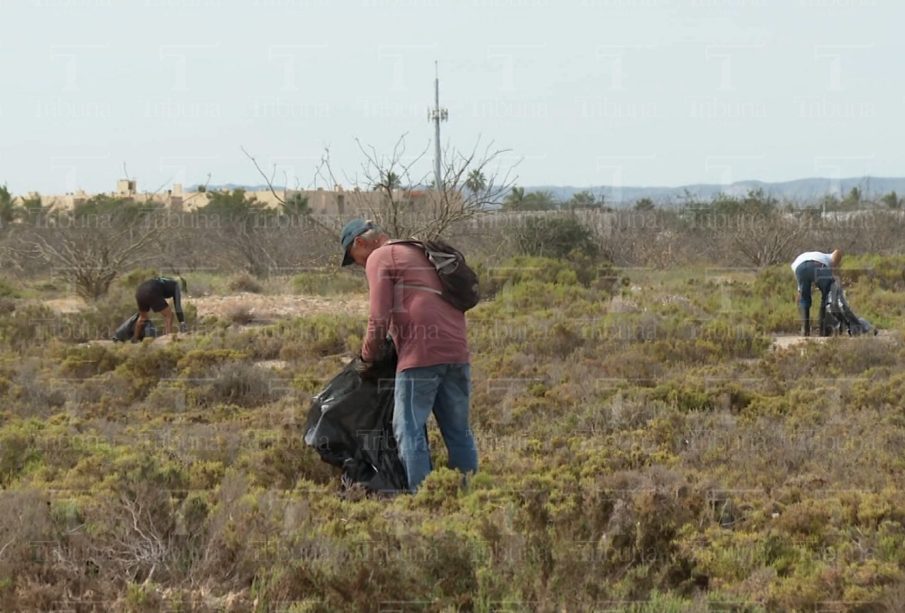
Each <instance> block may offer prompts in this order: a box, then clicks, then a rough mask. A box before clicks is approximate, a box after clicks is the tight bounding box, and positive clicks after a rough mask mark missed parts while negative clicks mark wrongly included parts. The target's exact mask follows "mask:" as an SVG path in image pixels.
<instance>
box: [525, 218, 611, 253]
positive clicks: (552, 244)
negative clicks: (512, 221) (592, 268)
mask: <svg viewBox="0 0 905 613" xmlns="http://www.w3.org/2000/svg"><path fill="white" fill-rule="evenodd" d="M514 232H515V237H516V245H517V248H518V249H519V251H520V252H521V253H523V254H525V255H532V256H546V257H553V258H565V257H567V256H569V255H570V254H572V253H583V254H586V255H589V256H592V257H596V256H598V255H599V254H600V244H599V241H598V240H597V238H596V237H595V235H594V232H593V231H592V230H591V229H590V228H589V227H587V226H586V225H584V224H583V223H582V222H581V221H580V220H579V219H578V217H575V216H565V217H528V218H527V219H525V220H524V221H523V222H522V223H521V224H520V225H519V226H518V227H517V228H515V229H514Z"/></svg>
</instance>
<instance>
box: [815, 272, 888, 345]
mask: <svg viewBox="0 0 905 613" xmlns="http://www.w3.org/2000/svg"><path fill="white" fill-rule="evenodd" d="M826 302H827V304H826V327H827V333H828V334H848V335H849V336H861V335H862V334H877V329H876V328H874V327H873V326H872V325H871V324H870V322H869V321H867V320H866V319H864V318H863V317H858V316H857V315H855V313H854V311H852V309H851V307H850V306H849V304H848V300H847V299H846V297H845V290H843V289H842V284H841V283H840V282H839V280H838V279H836V280H834V281H833V285H832V286H831V287H830V291H829V295H828V296H827V301H826Z"/></svg>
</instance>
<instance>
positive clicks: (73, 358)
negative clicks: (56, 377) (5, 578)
mask: <svg viewBox="0 0 905 613" xmlns="http://www.w3.org/2000/svg"><path fill="white" fill-rule="evenodd" d="M124 360H125V356H124V355H123V354H122V353H120V352H117V351H115V350H114V348H110V347H106V346H104V345H80V346H77V347H71V348H67V349H65V350H64V353H63V356H62V362H61V363H60V371H61V372H62V373H63V375H65V376H68V377H69V376H71V377H78V378H86V377H91V376H94V375H99V374H101V373H105V372H107V371H110V370H113V369H115V368H116V367H117V366H119V365H120V364H121V363H122V362H123V361H124Z"/></svg>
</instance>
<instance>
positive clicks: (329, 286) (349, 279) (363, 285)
mask: <svg viewBox="0 0 905 613" xmlns="http://www.w3.org/2000/svg"><path fill="white" fill-rule="evenodd" d="M292 291H293V292H295V293H296V294H305V295H310V296H332V295H336V294H358V293H363V292H367V291H368V284H367V281H366V280H365V277H364V275H361V274H354V273H347V272H339V273H337V272H336V271H324V272H318V271H308V272H301V273H299V274H297V275H295V276H294V277H292Z"/></svg>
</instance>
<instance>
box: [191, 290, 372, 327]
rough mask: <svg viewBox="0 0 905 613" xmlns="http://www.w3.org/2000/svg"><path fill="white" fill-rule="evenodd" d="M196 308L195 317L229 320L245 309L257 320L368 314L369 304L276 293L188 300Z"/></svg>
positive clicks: (360, 299) (350, 298)
mask: <svg viewBox="0 0 905 613" xmlns="http://www.w3.org/2000/svg"><path fill="white" fill-rule="evenodd" d="M189 300H190V301H191V303H192V304H194V305H195V307H196V308H197V309H198V317H207V316H211V315H213V316H216V317H221V318H225V319H229V317H230V314H231V313H232V312H234V310H235V309H238V308H247V309H248V312H249V315H250V316H251V317H252V318H253V319H254V320H257V321H260V320H265V321H267V320H272V319H280V318H284V317H294V316H297V315H311V314H315V313H349V314H353V315H367V314H368V301H367V298H366V297H365V296H335V297H334V296H330V297H325V296H297V295H293V294H277V295H271V296H265V295H260V294H249V293H241V294H232V295H230V296H203V297H201V298H190V299H189Z"/></svg>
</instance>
